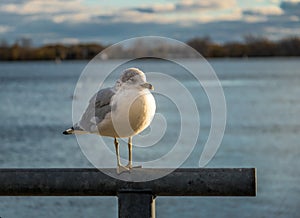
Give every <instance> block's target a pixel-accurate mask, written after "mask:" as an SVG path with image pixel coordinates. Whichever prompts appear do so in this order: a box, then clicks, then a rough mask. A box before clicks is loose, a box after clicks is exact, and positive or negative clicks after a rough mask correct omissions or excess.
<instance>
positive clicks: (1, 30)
mask: <svg viewBox="0 0 300 218" xmlns="http://www.w3.org/2000/svg"><path fill="white" fill-rule="evenodd" d="M13 29H14V28H13V27H11V26H6V25H0V33H1V34H3V33H7V32H10V31H13Z"/></svg>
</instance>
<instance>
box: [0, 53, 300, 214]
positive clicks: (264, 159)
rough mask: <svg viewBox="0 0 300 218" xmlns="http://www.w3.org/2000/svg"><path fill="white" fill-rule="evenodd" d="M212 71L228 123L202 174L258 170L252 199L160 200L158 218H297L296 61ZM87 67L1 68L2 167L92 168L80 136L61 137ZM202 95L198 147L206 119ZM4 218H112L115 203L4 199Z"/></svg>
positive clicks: (230, 64) (299, 80)
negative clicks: (210, 169)
mask: <svg viewBox="0 0 300 218" xmlns="http://www.w3.org/2000/svg"><path fill="white" fill-rule="evenodd" d="M210 63H211V64H212V66H213V67H214V69H215V71H216V72H217V74H218V76H219V78H220V80H221V83H222V85H223V88H224V92H225V97H226V102H227V110H228V111H227V112H228V117H227V127H226V132H225V136H224V138H223V142H222V145H221V147H220V149H219V150H218V152H217V154H216V156H215V157H214V158H213V160H212V161H211V162H210V163H209V164H208V166H207V167H256V168H257V176H258V190H257V197H238V198H236V197H226V198H225V197H204V198H200V197H189V198H187V197H170V198H169V197H158V198H157V200H156V209H157V215H158V217H199V216H202V217H298V214H299V209H298V208H299V205H300V199H299V196H300V187H299V181H300V180H299V175H300V174H299V173H300V169H299V166H300V160H299V155H300V148H299V146H300V145H299V133H300V122H299V121H300V118H299V114H300V100H299V96H300V86H299V84H300V72H299V69H300V59H296V58H295V59H280V58H278V59H243V60H241V59H228V60H226V59H219V60H210ZM86 64H87V62H85V61H77V62H63V63H61V64H55V63H53V62H26V63H22V62H18V63H6V62H4V63H0V102H1V104H0V120H1V126H0V137H1V141H0V142H1V143H0V167H1V168H6V167H92V165H91V164H90V162H89V161H88V160H87V158H86V157H85V156H84V155H83V154H82V152H81V150H80V148H79V146H78V144H77V141H76V138H75V137H72V136H71V137H66V136H64V135H62V134H61V132H62V131H63V130H64V129H65V128H66V127H68V126H69V125H70V123H71V120H72V114H71V111H72V95H73V91H74V88H75V85H76V82H77V80H78V77H79V75H80V73H81V71H82V70H83V69H84V67H85V65H86ZM144 64H145V67H146V68H151V67H153V63H151V62H149V63H145V62H144ZM190 64H193V61H190ZM165 68H166V69H168V67H167V66H165ZM186 83H188V81H187V82H186ZM199 95H200V97H199V96H198V95H197V96H195V99H198V101H200V100H201V102H197V103H198V104H199V105H200V106H199V107H200V109H201V130H202V128H203V132H204V135H203V134H202V135H201V134H200V139H199V144H200V145H201V144H202V143H203V142H204V141H205V139H206V135H205V133H207V132H208V125H209V122H210V118H209V113H207V111H209V107H208V102H207V100H205V96H204V97H203V96H202V95H203V94H201V93H200V94H199ZM162 110H164V111H165V112H168V108H164V109H162ZM173 112H174V111H172V113H173ZM170 113H171V112H170ZM174 113H176V111H175V112H174ZM206 115H207V116H206ZM201 151H202V147H201V146H197V147H196V148H195V149H194V151H193V152H192V154H191V155H190V157H189V159H188V160H187V161H186V162H185V163H184V165H183V166H187V167H197V164H198V160H199V157H200V154H201ZM0 217H3V218H4V217H5V218H6V217H9V218H11V217H117V199H116V198H114V197H0Z"/></svg>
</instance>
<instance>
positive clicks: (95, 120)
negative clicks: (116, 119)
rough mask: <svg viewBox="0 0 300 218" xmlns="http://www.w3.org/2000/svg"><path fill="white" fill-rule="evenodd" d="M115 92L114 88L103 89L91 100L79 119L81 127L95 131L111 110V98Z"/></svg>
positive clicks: (88, 130)
mask: <svg viewBox="0 0 300 218" xmlns="http://www.w3.org/2000/svg"><path fill="white" fill-rule="evenodd" d="M114 94H115V91H114V89H113V88H106V89H101V90H100V91H98V92H97V93H96V94H95V95H94V96H93V97H92V98H91V99H90V102H89V105H88V107H87V109H86V110H85V112H84V114H83V115H82V117H81V119H80V121H79V127H80V128H81V129H83V130H85V131H87V132H94V131H95V125H97V124H99V123H100V122H101V121H102V120H103V119H104V118H105V116H106V114H107V113H109V112H110V111H111V105H110V102H111V98H112V96H113V95H114Z"/></svg>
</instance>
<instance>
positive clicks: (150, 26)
mask: <svg viewBox="0 0 300 218" xmlns="http://www.w3.org/2000/svg"><path fill="white" fill-rule="evenodd" d="M276 1H277V0H276ZM30 5H31V7H29V6H30ZM100 6H102V7H100ZM299 11H300V3H299V2H295V1H283V2H282V3H279V2H277V3H276V4H275V3H273V4H270V5H269V6H261V7H250V8H249V7H246V8H241V7H240V6H238V5H237V4H236V1H234V0H229V1H217V0H202V1H191V0H189V1H173V2H169V3H166V4H158V3H154V4H153V5H141V4H137V5H135V6H132V7H115V8H112V7H104V5H99V4H96V5H89V4H85V0H66V1H59V0H52V1H42V0H28V1H25V0H12V1H9V3H3V1H1V2H0V33H1V37H0V38H6V39H11V40H15V39H17V38H19V37H22V36H26V37H30V38H32V39H33V42H35V43H36V44H42V43H49V42H51V43H54V42H62V43H72V42H73V43H74V42H78V41H84V42H87V41H95V42H101V43H105V44H107V43H114V42H117V41H119V40H123V39H127V38H130V37H136V36H143V35H161V36H166V37H171V38H175V39H178V40H182V41H186V40H188V39H191V38H193V37H198V36H205V35H210V36H211V38H212V39H213V40H216V41H218V42H224V41H233V40H241V39H242V38H243V36H244V35H247V34H253V35H257V36H267V37H271V38H272V39H278V38H280V37H284V36H288V35H300V32H297V31H299V27H298V26H299V17H300V16H299V13H298V12H299ZM276 29H277V30H278V31H277V32H276V31H275V30H276Z"/></svg>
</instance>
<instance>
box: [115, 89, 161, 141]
mask: <svg viewBox="0 0 300 218" xmlns="http://www.w3.org/2000/svg"><path fill="white" fill-rule="evenodd" d="M112 105H116V106H115V107H113V108H114V110H112V113H111V119H112V124H113V128H114V130H115V132H116V133H117V135H118V137H129V136H133V135H136V134H138V133H140V132H141V131H143V130H144V129H145V128H147V126H149V125H150V123H151V121H152V119H153V116H154V114H155V110H156V104H155V100H154V97H153V95H152V94H151V93H150V91H149V90H147V89H143V90H137V89H129V90H123V91H122V92H119V93H117V94H116V95H115V96H114V98H113V99H112Z"/></svg>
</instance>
